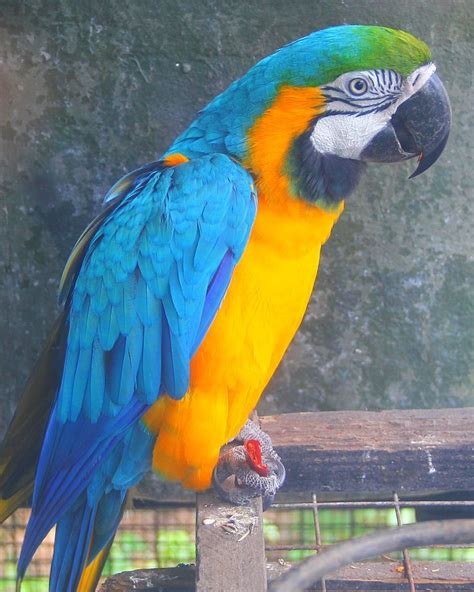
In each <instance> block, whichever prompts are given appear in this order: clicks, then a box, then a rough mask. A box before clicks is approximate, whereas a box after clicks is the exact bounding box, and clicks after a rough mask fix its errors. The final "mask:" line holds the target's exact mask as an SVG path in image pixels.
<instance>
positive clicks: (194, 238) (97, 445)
mask: <svg viewBox="0 0 474 592" xmlns="http://www.w3.org/2000/svg"><path fill="white" fill-rule="evenodd" d="M252 188H253V185H252V179H251V177H250V176H249V175H248V173H247V172H246V171H245V170H244V169H243V168H242V167H241V166H240V165H238V164H237V163H235V162H234V161H232V160H231V159H229V158H228V157H226V156H224V155H219V154H215V155H210V156H205V157H202V158H199V159H196V160H195V161H190V162H189V163H185V164H182V165H180V166H177V167H169V168H166V167H164V166H163V165H162V163H158V164H157V163H154V164H152V165H147V166H145V167H143V168H142V169H139V170H138V171H136V172H135V173H132V174H130V175H128V176H127V177H126V178H124V179H122V181H120V182H119V183H118V184H117V185H116V186H114V188H113V189H112V190H111V194H110V196H111V199H112V201H111V203H110V205H109V206H108V212H109V214H108V215H107V216H104V215H102V216H101V217H100V224H95V223H92V224H91V225H90V227H89V230H88V231H87V232H86V233H85V234H84V235H83V237H81V239H80V241H79V242H78V246H77V249H78V253H73V255H72V256H71V263H69V264H68V266H69V273H70V274H72V275H74V278H73V279H70V278H69V276H68V275H66V276H65V277H64V278H63V298H65V299H66V302H67V306H69V307H70V313H69V326H70V329H69V335H68V340H67V349H66V356H65V364H64V371H63V376H62V380H61V384H60V387H59V390H58V393H57V398H56V403H55V405H54V407H53V411H52V414H51V418H50V422H49V425H48V428H47V432H46V435H45V439H44V444H43V448H42V452H41V456H40V461H39V464H38V471H37V477H36V483H35V490H34V496H33V506H32V514H31V519H30V522H29V524H28V527H27V531H26V534H25V541H24V545H23V549H22V554H21V558H20V561H19V575H20V577H22V575H23V574H24V572H25V569H26V567H27V565H28V563H29V561H30V559H31V557H32V555H33V553H34V551H35V550H36V548H37V546H38V545H39V543H40V542H41V540H42V539H43V538H44V536H45V535H46V534H47V532H48V531H49V530H50V528H51V527H52V526H53V525H54V524H55V523H56V522H58V521H60V520H61V518H62V517H63V516H64V517H65V518H64V519H65V520H66V521H67V520H72V518H67V516H68V512H71V511H72V508H73V507H75V504H76V502H77V503H79V502H78V500H79V499H82V497H81V496H82V495H83V494H84V492H86V493H87V496H88V497H87V499H88V501H87V504H86V505H87V508H85V507H84V508H85V509H84V512H83V513H84V521H73V522H71V524H73V523H74V525H75V526H74V528H75V530H77V533H78V536H79V537H82V539H80V540H84V541H85V540H86V539H88V541H89V542H90V540H91V537H92V536H93V535H92V532H93V530H94V529H93V528H92V526H91V524H92V523H93V522H94V520H95V518H94V517H95V512H96V509H97V505H98V504H100V499H101V498H102V497H103V496H104V495H108V492H110V491H111V489H110V488H111V487H112V486H111V483H112V482H113V481H114V479H115V480H116V481H117V480H118V481H119V482H120V483H121V485H120V486H117V487H116V489H117V491H119V495H118V498H117V500H119V501H120V505H121V503H122V501H123V496H124V495H125V494H124V491H123V490H125V489H126V488H127V487H129V486H130V485H132V484H133V483H135V482H136V481H137V480H138V479H139V478H140V477H141V475H142V474H143V472H144V470H145V469H144V468H143V466H141V465H140V468H139V470H138V469H137V467H136V466H135V465H134V463H133V462H131V459H133V458H135V457H134V455H135V454H137V450H138V448H139V447H138V448H137V445H136V443H135V444H134V443H133V438H129V436H128V435H127V434H129V433H130V430H133V429H134V428H133V426H134V425H136V424H137V421H138V420H139V418H140V417H141V415H142V414H143V413H144V411H145V410H146V409H147V408H148V406H149V405H151V404H152V403H153V402H154V401H155V400H156V399H157V397H158V396H159V395H160V394H161V393H163V392H166V393H167V394H169V395H170V396H171V397H174V398H181V397H182V396H183V395H184V394H185V393H186V391H187V389H188V386H189V372H190V369H189V368H190V360H191V357H192V355H193V353H194V352H195V350H196V349H197V347H198V346H199V344H200V342H201V341H202V339H203V338H204V335H205V334H206V332H207V330H208V328H209V325H210V324H211V322H212V320H213V318H214V316H215V314H216V312H217V310H218V307H219V305H220V302H221V301H222V298H223V297H224V295H225V292H226V290H227V287H228V285H229V282H230V280H231V276H232V272H233V269H234V267H235V265H236V263H237V261H238V259H239V257H240V256H241V254H242V250H243V246H244V245H245V244H246V242H247V240H248V236H249V233H250V230H251V227H252V224H253V220H254V218H255V209H256V205H255V195H254V193H253V189H252ZM110 196H109V197H110ZM235 217H238V218H239V219H238V221H236V220H235V219H234V218H235ZM87 240H88V241H89V246H87V244H86V242H87ZM67 290H70V291H69V292H67ZM151 440H152V439H151V436H150V435H148V436H147V437H145V438H144V441H145V443H146V446H145V447H148V448H147V450H148V449H149V450H151V444H150V441H151ZM116 455H118V456H119V457H120V458H126V459H127V461H126V462H120V458H119V461H117V462H119V466H120V467H121V469H120V471H118V469H117V470H116V471H115V473H114V471H113V470H112V465H111V464H110V463H108V459H109V460H110V459H113V458H115V457H116ZM147 462H148V464H147V466H149V462H150V461H149V459H148V461H147ZM98 467H102V469H100V471H102V472H101V475H102V481H100V480H99V481H100V483H99V484H98V482H97V477H96V475H97V471H99V468H98ZM91 492H96V493H95V494H94V495H92V493H91ZM97 492H98V493H97ZM91 498H94V500H95V501H94V502H93V503H92V502H91ZM84 503H85V502H84ZM117 503H118V502H117ZM105 514H106V512H105V510H102V512H101V515H105ZM112 515H113V516H116V515H117V512H115V513H114V512H112ZM104 520H105V519H104ZM111 522H114V521H113V520H111ZM61 524H62V523H61ZM114 524H115V523H114ZM61 528H65V527H61ZM103 528H104V529H105V530H106V531H107V532H109V530H110V529H112V526H109V527H105V526H104V527H103ZM107 529H109V530H107ZM66 530H67V528H66ZM112 534H113V530H112ZM110 536H112V535H110ZM110 536H108V540H109V539H110ZM99 538H100V537H99ZM66 539H67V537H66V535H61V536H60V537H59V539H58V545H59V548H61V547H63V546H64V544H65V543H64V544H63V543H62V542H61V541H65V540H66ZM67 540H70V539H67ZM101 540H104V537H103V536H102V539H101ZM97 544H98V543H96V546H97ZM58 552H59V555H58V557H59V556H61V553H62V552H61V551H58ZM95 552H97V551H95ZM64 557H65V555H64ZM64 557H63V558H64ZM68 557H69V558H71V557H75V558H76V559H78V560H80V561H82V562H83V560H85V559H84V557H85V555H84V554H83V553H82V554H81V553H79V555H69V556H68ZM54 565H55V566H56V567H54V572H55V574H56V575H55V576H54V577H57V578H60V579H61V577H62V576H61V575H60V565H61V561H58V560H57V561H56V562H55V564H54ZM81 569H82V568H81ZM66 571H67V570H66ZM77 573H80V571H79V572H77ZM58 581H60V580H58Z"/></svg>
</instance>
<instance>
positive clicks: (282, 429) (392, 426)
mask: <svg viewBox="0 0 474 592" xmlns="http://www.w3.org/2000/svg"><path fill="white" fill-rule="evenodd" d="M260 422H261V426H262V428H263V429H264V430H265V431H266V432H267V433H268V434H270V436H271V437H272V440H273V444H274V446H275V448H276V449H277V451H278V453H279V454H280V456H281V457H282V460H283V463H284V464H285V467H286V471H287V479H286V483H285V485H284V487H283V490H284V492H285V494H286V495H288V494H291V493H292V492H293V493H295V492H297V493H301V492H305V493H306V494H308V493H309V492H311V491H314V492H316V493H318V497H322V498H324V497H325V494H326V495H327V494H329V497H341V496H347V495H349V496H354V495H358V494H364V495H367V494H377V495H379V496H391V495H392V493H393V492H394V491H397V492H398V493H399V494H421V493H428V492H431V491H443V490H454V489H460V490H474V433H473V426H474V408H472V407H470V408H465V409H437V410H410V411H380V412H368V411H338V412H324V413H289V414H285V415H275V416H267V417H261V418H260Z"/></svg>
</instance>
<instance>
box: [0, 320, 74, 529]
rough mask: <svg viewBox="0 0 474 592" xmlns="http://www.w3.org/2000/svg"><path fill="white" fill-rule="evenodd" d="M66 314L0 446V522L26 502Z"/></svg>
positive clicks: (58, 369) (56, 371) (59, 361)
mask: <svg viewBox="0 0 474 592" xmlns="http://www.w3.org/2000/svg"><path fill="white" fill-rule="evenodd" d="M66 323H67V321H66V314H65V313H64V312H63V313H62V314H61V316H60V317H59V318H58V319H57V321H56V323H55V325H54V327H53V330H52V332H51V335H50V337H49V339H48V342H47V343H46V346H45V348H44V349H43V351H42V353H41V355H40V357H39V359H38V361H37V363H36V365H35V367H34V369H33V372H32V373H31V376H30V378H29V380H28V383H27V385H26V388H25V390H24V392H23V395H22V396H21V398H20V402H19V404H18V407H17V409H16V412H15V415H14V416H13V419H12V421H11V423H10V426H9V428H8V430H7V433H6V435H5V438H4V439H3V442H2V444H1V445H0V522H3V521H4V520H5V519H6V518H8V516H10V515H11V514H12V513H13V512H14V511H15V510H16V509H17V508H18V507H19V506H21V505H24V504H26V503H27V502H28V500H29V498H30V497H31V493H32V491H33V483H34V478H35V473H36V466H37V464H38V458H39V455H40V451H41V445H42V442H43V436H44V433H45V431H46V425H47V423H48V419H49V415H50V413H51V408H52V406H53V403H54V399H55V396H56V392H57V388H58V384H59V380H60V378H61V376H60V373H61V368H62V366H63V361H64V351H65V343H64V336H65V335H67V331H66Z"/></svg>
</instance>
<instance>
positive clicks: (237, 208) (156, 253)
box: [0, 26, 451, 592]
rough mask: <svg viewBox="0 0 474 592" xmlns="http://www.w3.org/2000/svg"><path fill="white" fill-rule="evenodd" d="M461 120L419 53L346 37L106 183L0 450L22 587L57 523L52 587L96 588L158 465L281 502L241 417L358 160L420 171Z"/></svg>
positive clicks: (278, 469) (357, 35) (262, 76)
mask: <svg viewBox="0 0 474 592" xmlns="http://www.w3.org/2000/svg"><path fill="white" fill-rule="evenodd" d="M450 120H451V113H450V106H449V100H448V97H447V95H446V91H445V90H444V87H443V85H442V83H441V81H440V79H439V78H438V76H437V74H436V72H435V66H434V64H433V63H432V61H431V55H430V51H429V49H428V47H427V46H426V45H425V44H424V43H423V42H421V41H419V40H418V39H416V38H414V37H413V36H411V35H409V34H408V33H404V32H402V31H396V30H392V29H388V28H383V27H372V26H341V27H334V28H330V29H326V30H323V31H319V32H316V33H313V34H311V35H309V36H307V37H305V38H303V39H300V40H298V41H295V42H294V43H291V44H290V45H288V46H286V47H284V48H282V49H280V50H278V51H277V52H276V53H274V54H273V55H271V56H270V57H267V58H265V59H264V60H262V61H261V62H259V63H258V64H257V65H256V66H254V67H253V68H252V69H251V70H250V71H249V72H248V73H247V74H246V75H244V76H243V77H242V78H241V79H240V80H238V81H236V82H234V83H233V84H232V85H231V86H230V87H229V88H228V89H227V90H226V91H224V92H223V93H222V94H221V95H219V96H218V97H217V98H215V99H214V100H213V101H212V102H211V103H210V104H209V105H208V106H207V107H206V108H205V109H204V110H203V111H201V112H200V113H199V115H198V116H197V118H196V119H195V121H194V122H193V123H192V124H191V125H190V126H189V128H188V129H187V130H186V131H184V132H183V133H182V134H181V135H180V136H179V137H178V138H177V139H176V141H175V142H174V143H173V144H172V146H171V147H170V148H169V150H168V151H167V152H166V153H165V154H164V155H163V156H162V157H161V158H160V159H159V160H158V161H156V162H153V163H151V164H147V165H145V166H143V167H142V168H140V169H138V170H136V171H134V172H132V173H130V174H129V175H127V176H125V177H124V178H123V179H121V180H120V181H118V183H116V185H114V187H112V189H111V190H110V191H109V193H108V195H107V196H106V200H105V202H106V203H105V208H104V210H103V212H102V213H101V214H100V215H99V216H98V217H97V218H96V219H95V220H94V221H93V222H92V223H91V224H90V225H89V226H88V227H87V228H86V230H85V231H84V233H83V234H82V236H81V237H80V238H79V240H78V242H77V244H76V246H75V248H74V250H73V252H72V254H71V256H70V258H69V261H68V263H67V265H66V269H65V271H64V275H63V278H62V281H61V290H60V294H61V296H60V299H61V303H62V305H63V309H62V313H61V316H60V318H59V319H58V321H57V323H56V325H55V327H54V329H53V332H52V334H51V337H50V339H49V342H48V344H47V346H46V348H45V350H44V352H43V354H42V356H41V358H40V360H39V362H38V364H37V366H36V368H35V369H34V371H33V374H32V377H31V379H30V381H29V383H28V385H27V388H26V391H25V393H24V396H23V398H22V399H21V400H20V403H19V406H18V409H17V412H16V414H15V416H14V419H13V421H12V423H11V426H10V429H9V432H8V433H7V435H6V438H5V440H4V443H3V446H2V448H1V451H0V470H1V476H0V494H1V497H2V499H1V501H0V517H1V518H2V519H5V518H6V517H7V516H8V515H10V514H11V513H12V512H13V511H14V510H15V509H16V508H17V507H18V506H19V505H20V504H23V503H25V502H27V500H28V498H29V496H30V495H32V512H31V518H30V520H29V523H28V527H27V530H26V534H25V539H24V543H23V548H22V552H21V557H20V560H19V565H18V577H19V580H20V581H21V579H22V578H23V576H24V574H25V571H26V568H27V566H28V564H29V562H30V560H31V558H32V556H33V554H34V552H35V550H36V549H37V547H38V546H39V544H40V543H41V541H42V540H43V538H44V537H45V536H46V534H47V533H48V532H49V531H50V530H51V528H52V527H53V526H54V525H56V542H55V550H54V559H53V562H52V567H51V578H50V590H51V591H56V592H63V591H74V590H82V591H84V590H91V589H94V587H95V585H96V582H97V579H98V577H99V575H100V571H101V567H102V564H103V562H104V560H105V558H106V556H107V553H108V549H109V547H110V544H111V542H112V539H113V537H114V533H115V531H116V529H117V526H118V524H119V521H120V518H121V516H122V513H123V510H124V506H125V503H126V497H127V491H128V489H129V488H130V487H131V486H133V485H135V484H136V483H137V482H138V481H139V480H140V479H141V478H142V476H143V475H144V473H145V472H146V471H147V470H149V469H150V467H153V468H154V469H155V470H156V471H158V472H159V473H160V474H162V475H164V476H165V477H167V478H169V479H175V480H179V481H180V482H181V483H182V484H183V485H184V486H185V487H188V488H193V489H196V490H199V489H204V488H207V487H209V486H210V484H211V481H212V477H213V472H214V476H215V481H216V484H217V486H218V488H220V489H221V490H222V487H221V485H222V481H223V480H224V479H225V478H226V477H227V476H229V475H235V476H236V477H237V480H238V482H239V484H240V485H241V487H239V488H237V491H238V494H237V495H234V496H232V495H231V494H226V495H228V497H230V499H234V500H236V501H244V498H245V497H246V496H250V495H252V494H255V493H261V492H263V493H264V494H265V495H266V496H267V497H269V498H271V497H272V495H273V494H274V493H275V491H276V489H277V488H278V486H279V485H280V484H281V481H282V479H283V474H284V471H283V469H282V466H281V463H280V461H279V459H278V457H277V455H276V454H275V453H274V452H273V450H272V449H271V445H270V443H269V442H268V439H266V438H265V435H264V434H262V433H260V432H259V430H258V429H257V428H252V427H251V426H249V424H246V420H247V418H248V416H249V413H250V412H251V411H252V409H253V408H254V407H255V405H256V403H257V401H258V399H259V397H260V395H261V393H262V391H263V389H264V388H265V385H266V384H267V382H268V381H269V379H270V377H271V376H272V374H273V372H274V371H275V369H276V367H277V365H278V363H279V362H280V360H281V358H282V356H283V354H284V352H285V350H286V348H287V347H288V345H289V343H290V341H291V339H292V338H293V336H294V334H295V332H296V331H297V329H298V326H299V324H300V322H301V320H302V317H303V314H304V312H305V309H306V306H307V303H308V300H309V298H310V295H311V291H312V289H313V285H314V281H315V278H316V273H317V268H318V262H319V254H320V249H321V245H322V244H323V243H324V242H325V241H326V240H327V238H328V237H329V235H330V232H331V229H332V227H333V225H334V223H335V222H336V220H337V219H338V217H339V215H340V214H341V212H342V209H343V204H344V200H345V198H347V196H348V195H349V194H350V193H351V192H352V191H353V190H354V188H355V187H356V185H357V182H358V180H359V177H360V174H361V172H362V170H363V168H364V164H365V163H366V162H398V161H402V160H405V159H408V158H412V157H415V156H418V158H419V162H418V167H417V169H416V171H415V173H414V175H417V174H419V173H421V172H423V171H424V170H426V169H427V168H428V167H429V166H430V165H431V164H433V163H434V162H435V161H436V160H437V158H438V157H439V155H440V154H441V152H442V150H443V148H444V146H445V144H446V141H447V137H448V133H449V128H450ZM414 175H412V176H414ZM236 436H238V437H239V438H240V439H241V440H242V441H243V446H241V447H237V448H236V449H234V452H231V453H229V454H226V455H225V457H223V458H222V459H221V460H219V451H220V448H221V446H222V445H223V444H225V443H226V442H228V441H230V440H232V439H233V438H235V437H236ZM239 496H240V497H239Z"/></svg>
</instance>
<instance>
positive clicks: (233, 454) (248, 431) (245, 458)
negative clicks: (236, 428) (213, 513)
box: [213, 421, 286, 510]
mask: <svg viewBox="0 0 474 592" xmlns="http://www.w3.org/2000/svg"><path fill="white" fill-rule="evenodd" d="M237 438H238V439H239V440H241V441H243V442H244V444H243V445H242V446H235V447H233V448H229V449H228V450H226V451H225V452H224V453H223V454H222V456H221V457H220V459H219V462H218V464H217V466H216V468H215V469H214V473H213V485H214V487H215V488H216V490H217V492H218V494H219V495H220V497H222V498H223V499H225V500H226V501H228V502H230V503H232V504H236V505H244V504H248V503H249V501H250V500H251V499H253V498H254V497H258V496H260V495H261V496H262V498H263V499H262V502H263V509H264V510H266V509H267V508H269V507H270V505H271V504H272V502H273V499H274V497H275V494H276V492H277V491H278V489H279V488H280V487H281V485H282V484H283V482H284V480H285V475H286V471H285V467H284V465H283V463H282V462H281V460H280V457H279V456H278V454H277V453H276V452H275V451H274V450H273V447H272V444H271V440H270V437H269V436H268V435H267V434H265V433H264V432H263V431H262V430H261V429H260V428H259V427H258V426H256V425H255V424H254V423H253V422H250V421H248V422H247V423H246V424H245V426H244V427H243V428H242V430H241V432H240V433H239V435H238V437H237Z"/></svg>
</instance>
